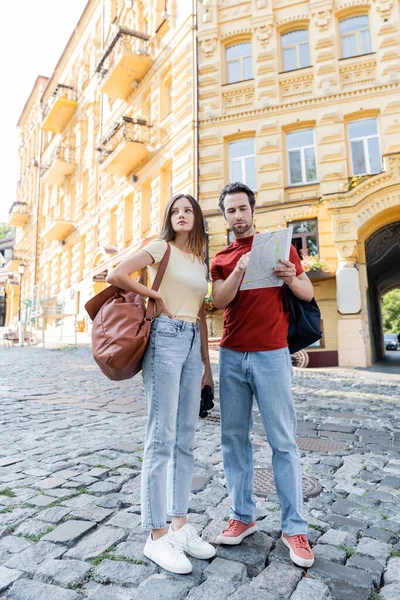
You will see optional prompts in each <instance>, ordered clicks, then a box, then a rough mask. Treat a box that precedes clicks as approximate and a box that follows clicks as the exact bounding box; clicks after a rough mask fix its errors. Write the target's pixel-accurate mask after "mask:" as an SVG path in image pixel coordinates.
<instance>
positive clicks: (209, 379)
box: [201, 364, 214, 393]
mask: <svg viewBox="0 0 400 600" xmlns="http://www.w3.org/2000/svg"><path fill="white" fill-rule="evenodd" d="M205 385H209V386H210V388H211V389H212V391H213V393H214V379H213V375H212V370H211V366H210V364H208V365H206V367H205V370H204V375H203V378H202V380H201V389H203V387H204V386H205Z"/></svg>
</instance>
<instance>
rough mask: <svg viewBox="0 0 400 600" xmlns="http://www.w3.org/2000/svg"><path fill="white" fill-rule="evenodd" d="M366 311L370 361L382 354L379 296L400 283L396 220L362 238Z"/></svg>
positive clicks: (398, 224) (399, 238) (399, 234)
mask: <svg viewBox="0 0 400 600" xmlns="http://www.w3.org/2000/svg"><path fill="white" fill-rule="evenodd" d="M365 257H366V265H367V277H368V313H369V323H370V336H371V351H372V361H377V360H381V359H382V358H383V357H384V355H385V347H384V342H383V326H382V312H381V297H382V296H383V295H384V294H385V293H387V292H389V291H390V290H392V289H394V288H396V287H399V286H400V220H399V221H396V222H394V223H390V224H389V225H386V226H384V227H382V228H381V229H378V230H377V231H375V232H374V233H373V234H372V235H370V236H369V237H368V238H367V239H366V241H365Z"/></svg>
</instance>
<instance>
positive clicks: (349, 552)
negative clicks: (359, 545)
mask: <svg viewBox="0 0 400 600" xmlns="http://www.w3.org/2000/svg"><path fill="white" fill-rule="evenodd" d="M340 548H341V549H342V550H344V551H345V552H346V558H350V557H351V556H353V555H354V554H355V553H356V549H355V548H352V547H351V546H340Z"/></svg>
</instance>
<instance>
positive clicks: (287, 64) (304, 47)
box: [281, 29, 311, 71]
mask: <svg viewBox="0 0 400 600" xmlns="http://www.w3.org/2000/svg"><path fill="white" fill-rule="evenodd" d="M281 48H282V65H283V70H284V71H294V70H295V69H302V68H304V67H309V66H310V65H311V61H310V48H309V45H308V30H307V29H298V30H297V31H290V32H289V33H285V34H283V35H281Z"/></svg>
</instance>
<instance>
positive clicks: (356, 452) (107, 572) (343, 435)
mask: <svg viewBox="0 0 400 600" xmlns="http://www.w3.org/2000/svg"><path fill="white" fill-rule="evenodd" d="M213 356H214V361H215V363H216V361H217V357H218V353H217V352H213ZM214 366H215V367H216V364H215V365H214ZM0 371H1V388H0V401H1V407H2V410H1V416H0V439H1V444H0V598H1V599H2V600H5V599H7V600H8V599H13V600H79V599H81V598H89V599H92V600H136V599H140V600H155V599H157V600H158V599H162V600H180V599H183V598H187V599H188V600H207V599H212V600H225V599H226V598H231V599H232V600H244V599H245V600H285V599H290V600H305V599H306V600H328V599H330V600H347V599H350V598H351V600H367V599H373V600H377V599H378V598H381V599H382V600H399V599H400V543H399V540H400V414H399V405H400V376H399V375H397V376H396V375H395V374H394V375H392V374H381V373H373V372H371V371H368V372H367V371H357V370H341V369H330V370H328V369H327V370H296V372H295V379H294V393H295V400H296V407H297V416H298V436H299V437H298V443H299V447H300V448H301V454H302V462H303V468H304V475H307V476H312V477H316V478H318V479H319V480H320V482H321V484H322V486H323V493H322V494H321V495H318V496H316V497H313V498H311V499H309V501H308V502H307V503H306V504H305V510H306V512H307V514H308V516H309V519H310V529H309V538H310V541H311V543H312V544H313V546H314V552H315V555H316V557H317V559H316V562H315V565H314V566H313V567H312V568H311V569H308V572H307V573H306V572H305V571H304V570H303V569H300V568H297V567H295V566H293V564H292V563H291V561H290V560H289V558H288V552H287V549H286V548H285V547H284V546H283V545H282V543H281V541H280V540H279V535H280V531H279V505H278V504H277V502H276V498H275V496H274V495H273V494H270V496H268V497H267V498H264V497H259V498H258V508H257V520H258V525H259V532H257V533H256V534H254V535H253V536H250V537H249V538H247V539H246V540H245V541H244V542H243V543H242V545H241V546H237V547H223V546H219V547H218V548H217V556H216V557H215V558H214V559H213V560H212V561H201V560H193V565H194V569H193V572H192V573H191V574H190V575H184V576H178V575H172V574H170V573H167V572H165V571H163V570H161V569H159V568H157V567H156V566H155V565H154V564H153V563H151V562H149V561H148V560H147V559H145V557H144V556H143V555H142V547H143V544H144V540H145V537H146V535H147V533H144V532H142V530H141V528H140V507H139V496H140V467H141V457H142V449H143V436H144V427H145V422H146V405H145V403H144V396H143V388H142V381H141V378H140V377H136V378H135V379H134V380H132V381H128V382H121V383H113V382H110V381H108V380H107V379H106V378H104V376H103V375H102V374H101V373H100V371H99V369H98V368H97V366H96V365H95V364H94V363H93V360H92V358H91V355H90V350H89V348H85V347H82V348H79V349H77V350H73V349H68V348H66V349H63V350H41V349H35V348H5V349H0ZM213 416H214V418H213V419H204V420H200V421H199V426H198V435H197V440H196V449H195V459H196V466H195V476H194V479H193V486H192V492H193V493H192V496H191V500H190V520H191V522H192V523H193V524H194V525H195V527H196V529H197V530H198V531H199V532H202V535H203V537H204V538H205V539H207V540H209V541H211V542H214V540H215V537H216V535H217V533H218V532H219V531H220V530H221V529H222V528H223V527H224V525H225V523H226V518H227V514H228V504H229V500H228V497H227V490H226V486H225V480H224V475H223V470H222V464H221V453H220V447H219V425H218V405H217V406H216V408H215V409H214V411H213ZM253 439H254V445H255V463H256V466H257V467H259V468H270V464H271V452H270V450H269V447H268V445H267V444H266V442H265V441H264V437H263V431H262V427H261V424H260V418H259V415H258V413H256V414H255V426H254V430H253ZM321 444H322V446H321ZM328 447H330V448H331V450H330V451H327V449H328ZM379 588H381V591H380V592H379V595H378V593H377V591H376V590H378V589H379Z"/></svg>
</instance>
